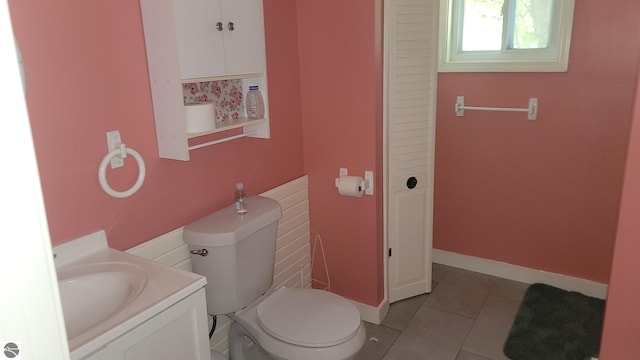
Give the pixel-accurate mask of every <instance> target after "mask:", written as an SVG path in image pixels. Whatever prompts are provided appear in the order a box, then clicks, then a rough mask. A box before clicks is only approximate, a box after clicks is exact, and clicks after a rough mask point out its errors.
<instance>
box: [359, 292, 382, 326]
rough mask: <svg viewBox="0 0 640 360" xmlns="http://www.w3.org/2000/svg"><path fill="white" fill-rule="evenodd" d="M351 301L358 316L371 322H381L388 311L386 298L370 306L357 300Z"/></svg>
mask: <svg viewBox="0 0 640 360" xmlns="http://www.w3.org/2000/svg"><path fill="white" fill-rule="evenodd" d="M351 302H352V303H353V304H354V305H355V306H356V308H358V311H359V312H360V318H361V319H362V320H364V321H366V322H369V323H372V324H376V325H380V324H382V320H383V319H384V317H385V316H387V313H388V312H389V301H388V300H387V299H386V298H385V299H383V300H382V302H381V303H380V304H379V305H378V306H371V305H367V304H363V303H359V302H357V301H351Z"/></svg>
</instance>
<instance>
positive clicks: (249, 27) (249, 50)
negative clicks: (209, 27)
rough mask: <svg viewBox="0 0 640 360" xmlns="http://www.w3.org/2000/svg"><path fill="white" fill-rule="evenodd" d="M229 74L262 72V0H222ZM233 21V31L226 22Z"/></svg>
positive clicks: (263, 56) (263, 53)
mask: <svg viewBox="0 0 640 360" xmlns="http://www.w3.org/2000/svg"><path fill="white" fill-rule="evenodd" d="M221 8H222V16H223V18H224V23H225V31H224V48H225V59H226V64H227V74H228V75H239V74H260V73H264V72H265V50H264V22H263V12H262V0H222V3H221ZM230 22H233V31H230V30H229V27H228V24H229V23H230Z"/></svg>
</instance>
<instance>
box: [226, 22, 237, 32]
mask: <svg viewBox="0 0 640 360" xmlns="http://www.w3.org/2000/svg"><path fill="white" fill-rule="evenodd" d="M235 28H236V26H235V25H234V24H233V21H229V23H228V24H227V29H229V31H233V30H234V29H235Z"/></svg>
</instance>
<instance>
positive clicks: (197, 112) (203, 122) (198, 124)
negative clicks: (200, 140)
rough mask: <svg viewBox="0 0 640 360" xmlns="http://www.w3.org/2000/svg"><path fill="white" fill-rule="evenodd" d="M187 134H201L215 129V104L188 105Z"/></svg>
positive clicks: (186, 115)
mask: <svg viewBox="0 0 640 360" xmlns="http://www.w3.org/2000/svg"><path fill="white" fill-rule="evenodd" d="M184 111H185V118H186V120H187V132H188V133H199V132H206V131H211V130H213V129H215V127H216V115H215V107H214V105H213V103H198V104H187V105H185V106H184Z"/></svg>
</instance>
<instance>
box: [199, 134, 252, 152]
mask: <svg viewBox="0 0 640 360" xmlns="http://www.w3.org/2000/svg"><path fill="white" fill-rule="evenodd" d="M257 133H258V132H257V131H252V132H249V133H244V134H238V135H234V136H229V137H226V138H222V139H218V140H213V141H209V142H206V143H202V144H198V145H193V146H189V150H195V149H200V148H203V147H206V146H210V145H215V144H220V143H223V142H227V141H230V140H235V139H240V138H243V137H247V136H251V135H255V134H257Z"/></svg>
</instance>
